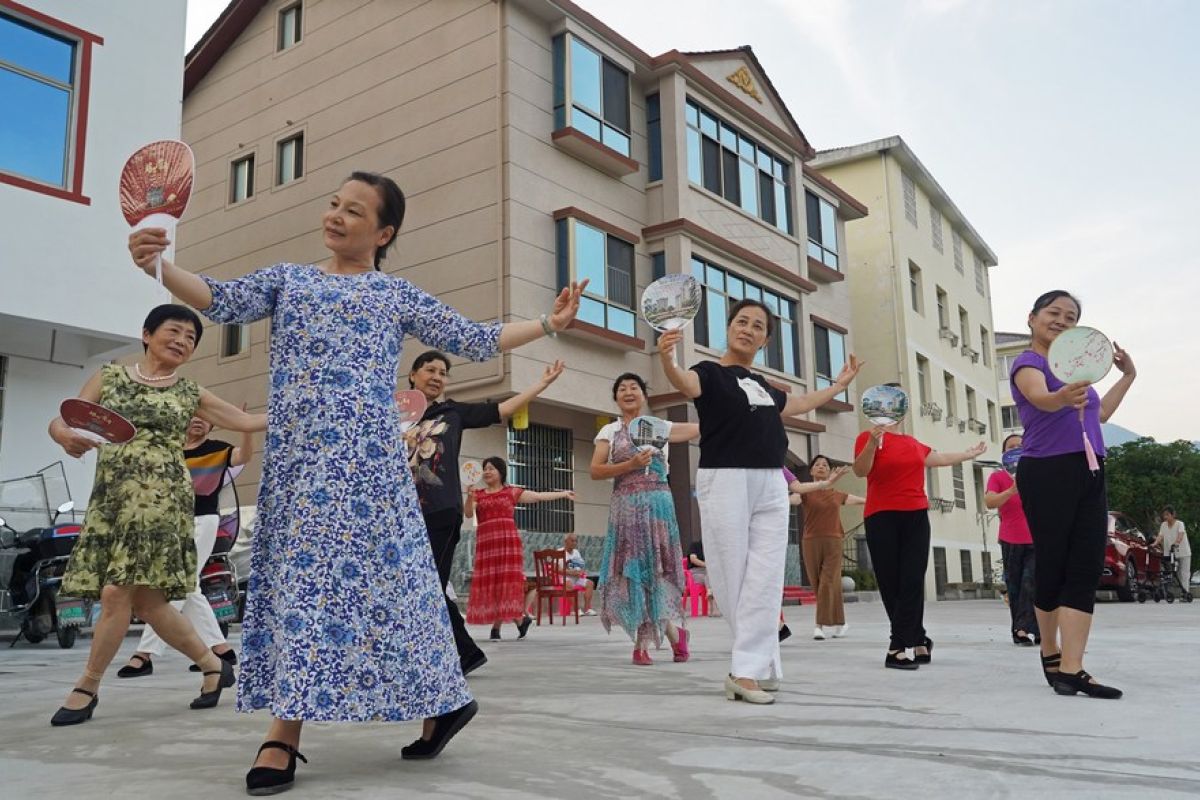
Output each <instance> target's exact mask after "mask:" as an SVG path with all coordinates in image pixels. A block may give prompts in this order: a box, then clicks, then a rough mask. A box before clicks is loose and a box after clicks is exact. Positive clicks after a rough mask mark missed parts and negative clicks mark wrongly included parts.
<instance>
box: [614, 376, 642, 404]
mask: <svg viewBox="0 0 1200 800" xmlns="http://www.w3.org/2000/svg"><path fill="white" fill-rule="evenodd" d="M625 381H634V382H636V383H637V385H638V386H640V387H641V389H642V394H643V395H645V394H647V391H646V381H644V380H643V379H642V376H641V375H638V374H637V373H636V372H622V373H621V374H620V375H618V376H617V379H616V380H615V381H613V388H612V396H613V400H616V399H617V389H620V388H621V384H622V383H624V382H625Z"/></svg>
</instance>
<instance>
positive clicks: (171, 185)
mask: <svg viewBox="0 0 1200 800" xmlns="http://www.w3.org/2000/svg"><path fill="white" fill-rule="evenodd" d="M195 164H196V160H195V158H194V157H193V156H192V148H190V147H188V146H187V145H186V144H184V143H183V142H180V141H176V140H174V139H163V140H161V141H158V142H151V143H150V144H147V145H143V146H142V147H139V148H138V149H137V151H135V152H134V154H133V155H131V156H130V157H129V158H128V159H127V160H126V161H125V166H124V167H123V168H122V169H121V180H120V186H119V189H120V194H121V213H122V214H124V215H125V221H126V222H128V223H129V225H130V227H134V228H137V227H154V228H166V229H167V237H168V238H173V237H174V232H175V223H176V222H178V221H179V218H180V217H182V216H183V212H184V209H186V208H187V204H188V201H189V200H191V199H192V181H193V176H194V174H195ZM155 277H156V278H157V279H158V282H159V283H162V258H159V259H158V260H157V262H156V264H155Z"/></svg>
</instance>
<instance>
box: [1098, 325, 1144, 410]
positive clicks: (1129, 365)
mask: <svg viewBox="0 0 1200 800" xmlns="http://www.w3.org/2000/svg"><path fill="white" fill-rule="evenodd" d="M1113 366H1115V367H1116V368H1117V369H1119V370H1120V371H1121V378H1120V380H1118V381H1117V382H1116V383H1114V384H1113V385H1112V388H1110V389H1109V390H1108V391H1107V392H1105V393H1104V397H1102V398H1100V421H1101V422H1108V419H1109V417H1111V416H1112V415H1113V414H1115V413H1116V411H1117V408H1118V407H1119V406H1120V405H1121V401H1122V400H1124V399H1125V393H1126V392H1128V391H1129V387H1130V386H1133V379H1134V378H1136V377H1137V367H1135V366H1134V365H1133V359H1132V358H1130V357H1129V354H1128V353H1126V352H1125V351H1124V350H1122V349H1121V348H1120V347H1119V346H1118V345H1117V343H1116V342H1113Z"/></svg>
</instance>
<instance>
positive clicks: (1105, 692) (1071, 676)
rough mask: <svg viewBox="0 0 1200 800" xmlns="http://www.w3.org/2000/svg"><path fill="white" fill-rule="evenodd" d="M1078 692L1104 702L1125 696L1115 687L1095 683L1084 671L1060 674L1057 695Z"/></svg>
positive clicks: (1056, 680)
mask: <svg viewBox="0 0 1200 800" xmlns="http://www.w3.org/2000/svg"><path fill="white" fill-rule="evenodd" d="M1078 692H1083V693H1084V694H1086V695H1087V696H1088V697H1099V698H1102V699H1104V700H1116V699H1117V698H1118V697H1120V696H1121V695H1123V694H1124V692H1122V691H1121V690H1120V689H1118V688H1116V687H1114V686H1105V685H1104V684H1102V683H1095V682H1094V681H1093V680H1092V676H1091V675H1088V674H1087V673H1086V672H1084V671H1083V670H1079V672H1074V673H1072V672H1060V673H1058V677H1057V678H1055V679H1054V693H1055V694H1068V695H1074V694H1076V693H1078Z"/></svg>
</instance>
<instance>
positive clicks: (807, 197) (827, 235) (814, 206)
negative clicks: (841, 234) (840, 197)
mask: <svg viewBox="0 0 1200 800" xmlns="http://www.w3.org/2000/svg"><path fill="white" fill-rule="evenodd" d="M804 204H805V207H806V209H807V212H808V256H809V258H815V259H816V260H817V261H820V262H821V263H822V264H824V265H825V266H827V267H830V268H832V269H838V240H837V210H836V209H835V208H834V207H833V204H832V203H829V202H827V201H825V200H823V199H822V198H820V197H817V196H816V195H815V194H813V193H812V192H805V193H804Z"/></svg>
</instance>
